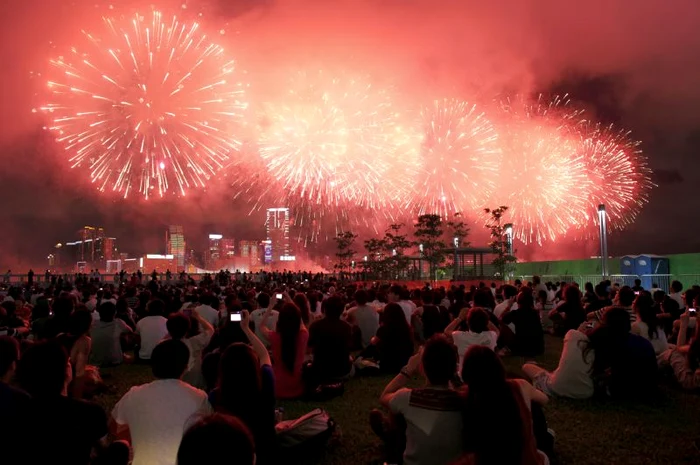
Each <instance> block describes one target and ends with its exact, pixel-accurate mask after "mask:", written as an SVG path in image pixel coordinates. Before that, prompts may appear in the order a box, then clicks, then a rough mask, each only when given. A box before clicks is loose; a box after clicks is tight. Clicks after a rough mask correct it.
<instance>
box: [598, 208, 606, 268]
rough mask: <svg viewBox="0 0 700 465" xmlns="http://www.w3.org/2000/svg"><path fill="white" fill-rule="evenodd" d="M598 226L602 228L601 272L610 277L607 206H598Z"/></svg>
mask: <svg viewBox="0 0 700 465" xmlns="http://www.w3.org/2000/svg"><path fill="white" fill-rule="evenodd" d="M598 225H599V226H600V272H601V274H602V275H603V278H605V277H607V276H608V219H607V215H606V213H605V205H603V204H600V205H598Z"/></svg>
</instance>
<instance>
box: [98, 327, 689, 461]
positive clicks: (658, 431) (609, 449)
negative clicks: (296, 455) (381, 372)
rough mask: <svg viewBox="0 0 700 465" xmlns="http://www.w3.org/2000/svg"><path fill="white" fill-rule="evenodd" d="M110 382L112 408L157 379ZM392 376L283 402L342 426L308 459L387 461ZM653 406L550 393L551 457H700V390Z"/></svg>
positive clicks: (115, 372) (291, 411)
mask: <svg viewBox="0 0 700 465" xmlns="http://www.w3.org/2000/svg"><path fill="white" fill-rule="evenodd" d="M560 352H561V339H556V338H553V337H549V336H548V337H547V351H546V353H545V354H544V355H543V356H542V357H540V358H539V359H538V362H540V363H541V364H542V365H543V366H545V367H547V368H554V367H555V366H556V364H557V361H558V359H559V354H560ZM505 363H506V366H507V367H508V369H509V371H510V372H511V373H514V374H517V373H519V369H520V366H521V365H522V363H523V360H522V359H519V358H515V357H511V358H506V359H505ZM103 375H104V377H105V381H106V382H107V383H109V384H111V385H112V386H113V388H112V389H110V392H109V393H108V394H103V395H101V396H99V397H98V398H97V399H96V400H97V401H98V402H99V403H100V404H101V405H103V406H104V407H105V408H106V409H108V410H109V409H111V408H112V406H113V405H114V404H115V402H116V401H117V400H118V399H119V397H120V396H121V395H122V394H124V392H126V391H127V390H128V389H129V387H131V386H133V385H137V384H141V383H144V382H148V381H150V380H151V379H152V377H151V374H150V369H149V368H148V367H146V366H137V365H124V366H121V367H118V368H114V369H109V370H103ZM388 380H389V378H387V377H377V378H362V379H354V380H352V381H350V382H349V383H348V384H347V386H346V391H345V394H344V395H343V396H342V397H339V398H336V399H333V400H331V401H328V402H323V403H318V402H316V403H309V402H297V401H291V402H281V403H280V404H281V406H282V407H284V409H285V418H286V419H290V418H295V417H297V416H299V415H302V414H303V413H306V412H308V411H310V410H312V409H313V408H315V407H319V406H321V407H323V408H325V409H326V410H328V412H330V414H331V415H332V416H333V418H335V420H336V422H337V423H338V424H339V425H340V427H341V429H342V434H343V439H342V442H341V443H340V444H339V445H338V446H336V447H334V448H331V449H329V450H327V451H324V452H323V453H322V454H320V455H319V456H317V457H313V458H309V459H308V460H307V461H306V462H305V463H306V464H308V465H316V464H324V465H351V464H352V465H363V464H381V463H383V462H382V461H381V449H380V444H379V441H378V440H377V438H376V437H375V436H374V435H373V434H372V431H371V430H370V428H369V424H368V421H367V418H368V413H369V411H370V410H371V409H372V408H375V407H377V406H378V399H379V394H380V393H381V392H382V389H383V388H384V386H385V385H386V383H387V382H388ZM662 393H663V396H662V398H661V399H659V401H658V402H657V403H655V404H654V405H638V404H636V405H620V404H612V403H610V402H607V403H606V402H601V401H593V400H591V401H571V400H563V399H552V400H551V401H550V404H549V405H548V406H547V407H546V409H545V413H546V415H547V421H548V423H549V426H550V427H551V428H553V429H554V430H555V432H556V444H555V452H556V456H555V457H552V464H554V465H556V464H562V465H563V464H576V465H587V464H591V465H593V464H635V465H636V464H656V463H659V464H666V465H670V464H680V463H697V464H700V451H699V450H698V448H697V445H696V444H697V443H698V442H700V432H697V426H698V425H700V419H698V416H700V396H698V395H694V394H688V393H684V392H680V391H679V390H678V389H676V388H675V387H673V386H672V385H670V384H668V383H667V384H666V385H664V386H663V389H662Z"/></svg>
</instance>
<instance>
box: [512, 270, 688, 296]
mask: <svg viewBox="0 0 700 465" xmlns="http://www.w3.org/2000/svg"><path fill="white" fill-rule="evenodd" d="M518 278H520V279H521V280H522V281H530V280H531V279H532V276H518ZM540 278H542V281H543V282H550V281H551V282H561V283H578V284H579V285H580V286H583V285H584V284H585V283H592V284H593V285H594V286H595V285H596V284H598V283H599V282H601V281H603V280H604V279H609V280H610V281H611V282H612V283H613V284H619V285H620V286H634V281H635V280H636V279H640V280H641V281H642V283H645V284H646V283H648V284H647V287H649V289H653V288H657V287H658V288H659V289H662V290H663V291H664V292H669V291H670V289H671V283H672V282H673V281H679V282H680V283H681V284H682V285H683V289H688V288H689V287H692V286H695V285H700V274H645V275H632V274H630V275H624V274H618V275H609V276H607V277H603V276H602V275H541V276H540Z"/></svg>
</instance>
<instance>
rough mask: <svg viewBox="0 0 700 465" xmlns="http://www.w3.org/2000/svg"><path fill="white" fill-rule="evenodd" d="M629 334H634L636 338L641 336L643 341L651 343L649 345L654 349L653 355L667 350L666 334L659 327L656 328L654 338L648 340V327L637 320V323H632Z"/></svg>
mask: <svg viewBox="0 0 700 465" xmlns="http://www.w3.org/2000/svg"><path fill="white" fill-rule="evenodd" d="M630 332H631V333H632V334H636V335H637V336H642V337H643V338H644V339H646V340H647V341H649V342H651V345H652V347H653V348H654V353H656V355H659V354H660V353H661V352H664V351H665V350H667V349H668V340H666V333H665V332H664V330H663V328H661V327H657V328H656V333H655V334H654V337H652V338H651V339H649V325H647V324H646V323H644V322H643V321H642V320H639V319H638V320H637V321H635V322H634V323H632V331H630Z"/></svg>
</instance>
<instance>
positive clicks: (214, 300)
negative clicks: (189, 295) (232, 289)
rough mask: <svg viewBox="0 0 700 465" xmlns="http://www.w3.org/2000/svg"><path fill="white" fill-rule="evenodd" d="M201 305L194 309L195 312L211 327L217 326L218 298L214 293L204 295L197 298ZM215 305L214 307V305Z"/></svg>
mask: <svg viewBox="0 0 700 465" xmlns="http://www.w3.org/2000/svg"><path fill="white" fill-rule="evenodd" d="M199 301H200V303H201V305H200V306H198V307H196V308H195V309H194V311H195V312H197V313H199V315H200V316H201V317H202V318H204V319H205V320H207V321H208V322H209V324H210V325H212V326H213V327H215V328H216V327H217V326H219V306H220V302H219V298H218V297H216V296H215V295H205V296H202V297H201V298H200V299H199ZM214 306H216V307H214Z"/></svg>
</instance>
